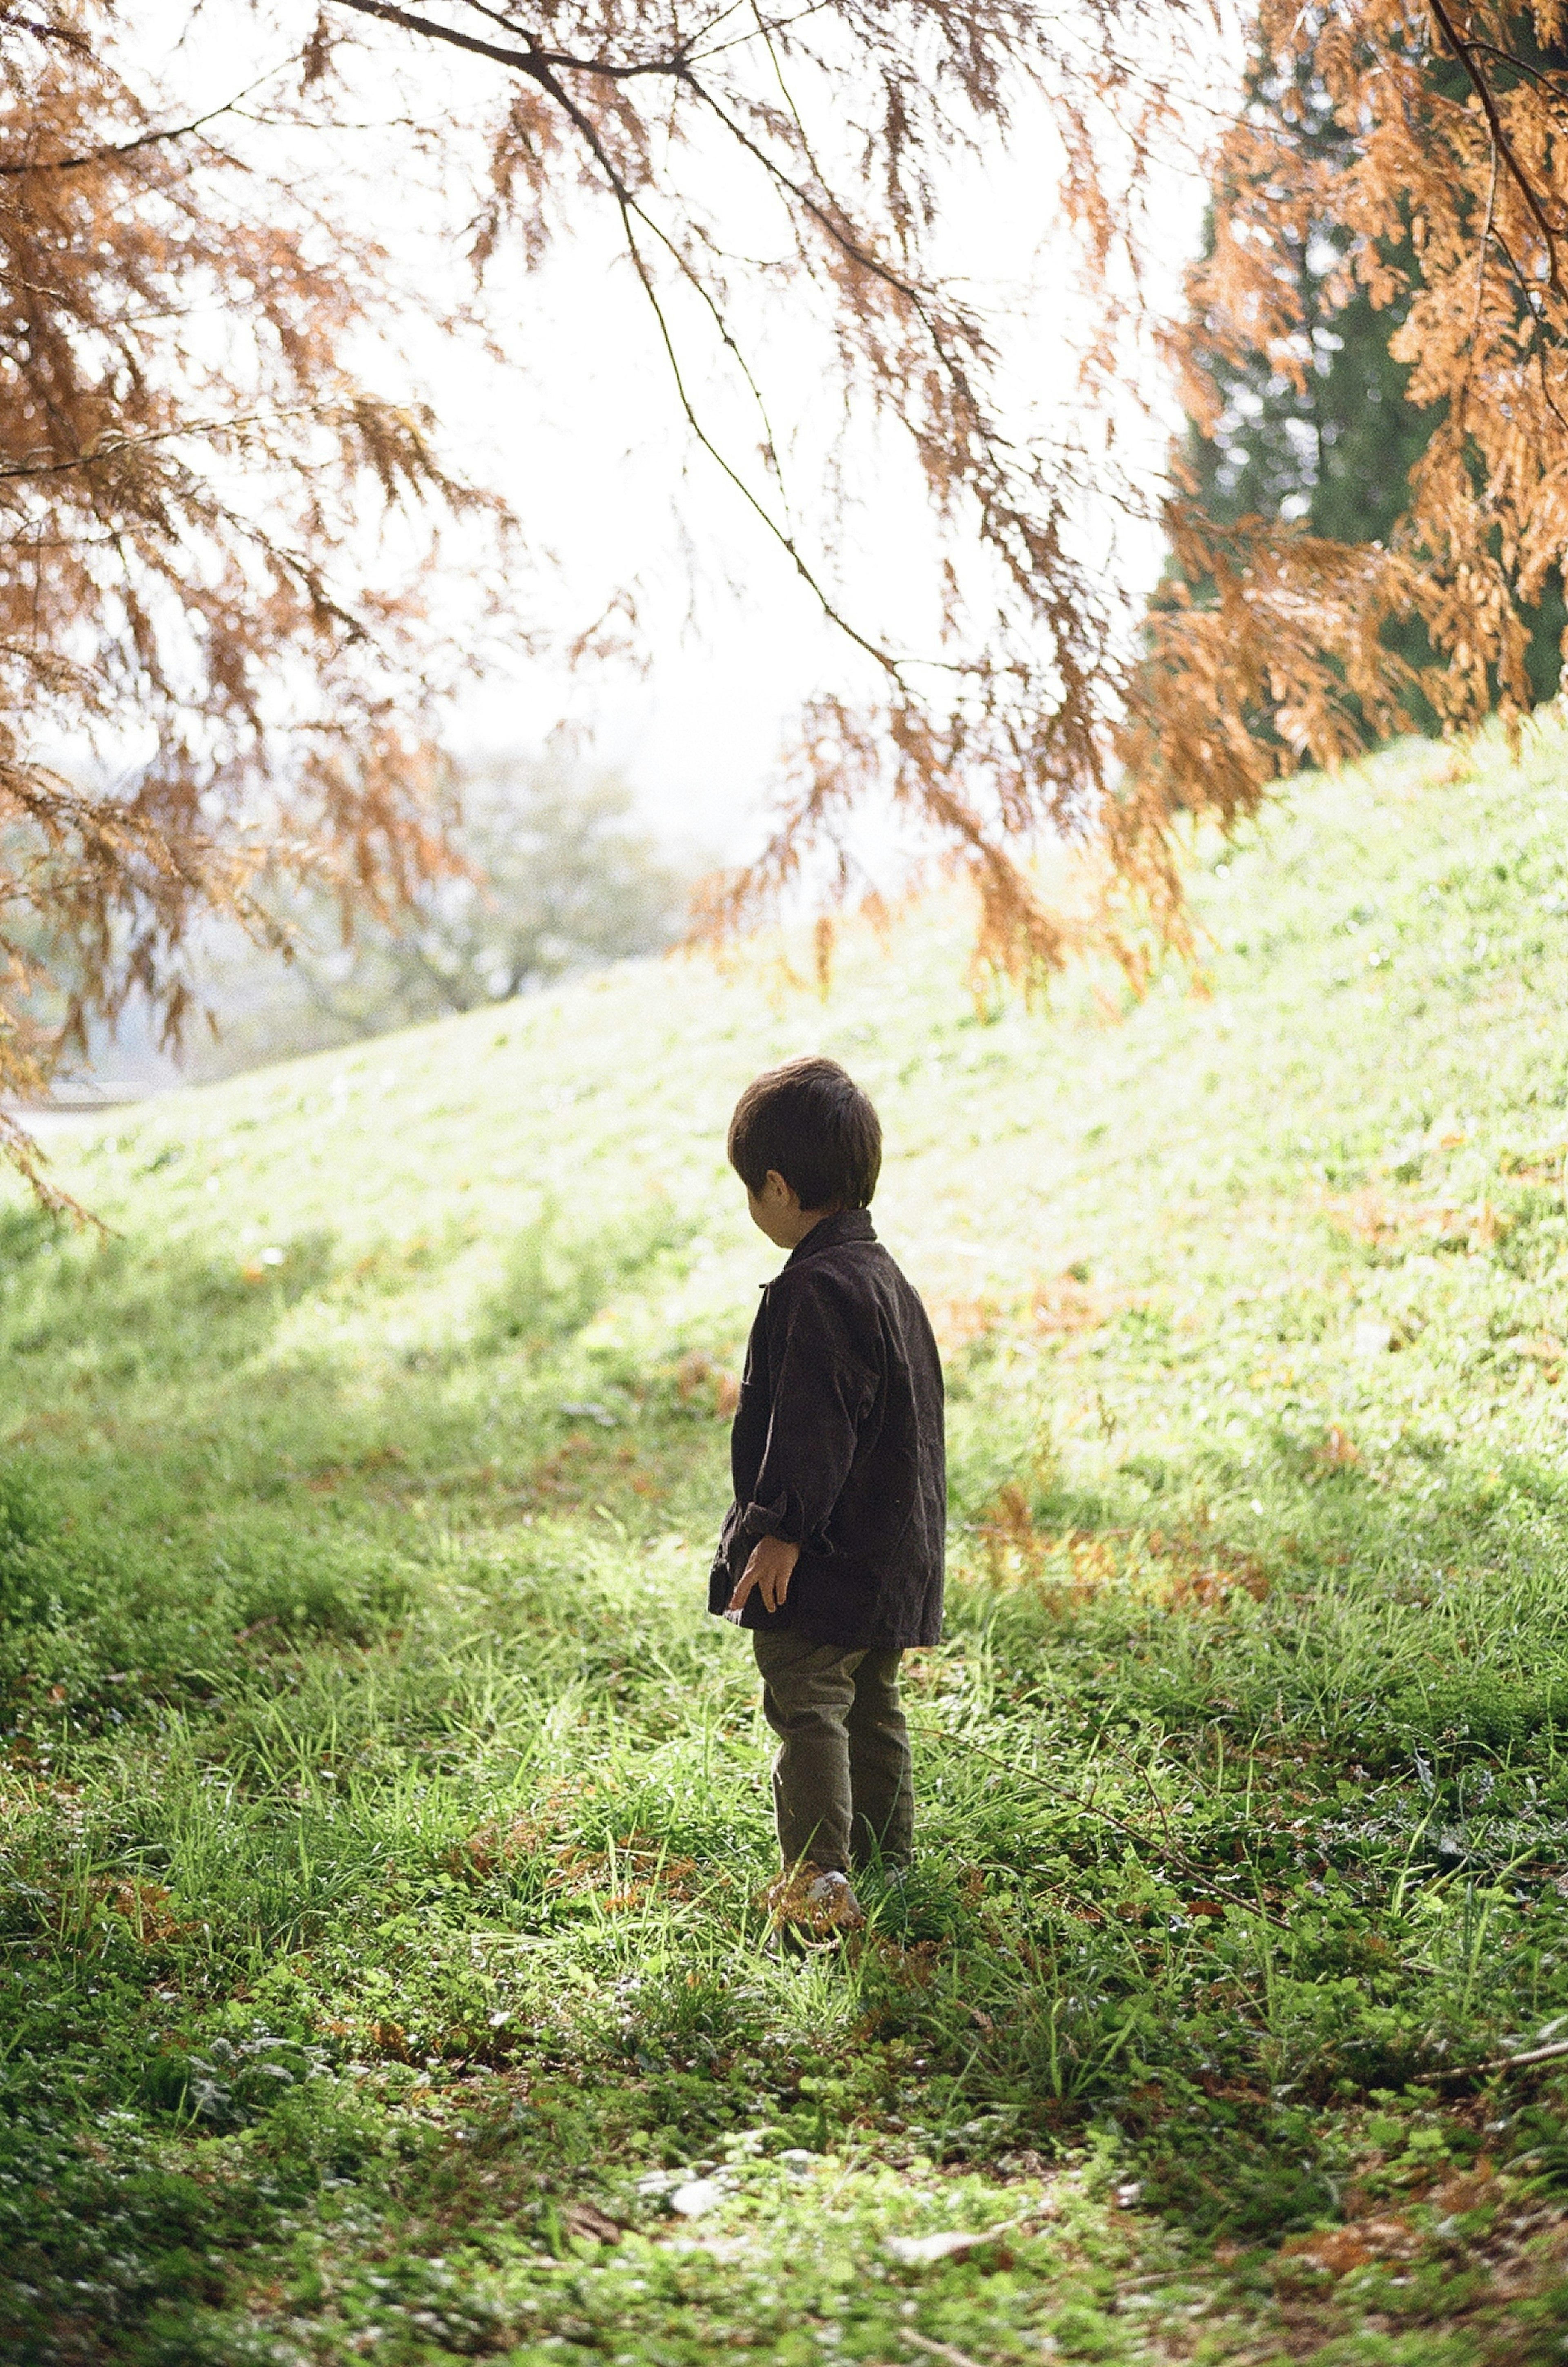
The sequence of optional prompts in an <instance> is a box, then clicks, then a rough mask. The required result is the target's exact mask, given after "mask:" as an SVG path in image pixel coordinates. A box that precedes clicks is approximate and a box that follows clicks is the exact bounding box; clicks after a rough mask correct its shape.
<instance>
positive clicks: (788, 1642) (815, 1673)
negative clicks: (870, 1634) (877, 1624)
mask: <svg viewBox="0 0 1568 2367" xmlns="http://www.w3.org/2000/svg"><path fill="white" fill-rule="evenodd" d="M751 1641H752V1643H753V1645H754V1646H755V1648H756V1653H757V1666H758V1668H759V1669H760V1670H761V1675H762V1715H763V1716H764V1717H765V1718H766V1719H767V1721H768V1724H769V1725H770V1726H771V1727H773V1732H774V1733H775V1734H776V1735H777V1736H778V1738H779V1753H778V1757H777V1758H776V1759H775V1760H774V1761H773V1814H774V1816H775V1818H777V1820H778V1829H779V1848H780V1849H781V1850H782V1851H783V1852H784V1863H785V1865H796V1864H798V1863H800V1862H801V1861H802V1860H803V1859H806V1860H809V1862H810V1863H812V1864H814V1865H819V1866H820V1867H821V1868H822V1870H823V1872H824V1873H836V1874H847V1873H848V1872H849V1870H850V1868H851V1867H852V1866H860V1865H866V1864H869V1863H874V1862H875V1861H876V1860H877V1859H879V1858H880V1859H881V1860H882V1861H883V1863H886V1864H894V1865H902V1864H904V1863H907V1861H908V1855H909V1849H910V1844H911V1842H912V1840H913V1838H914V1825H915V1794H914V1787H913V1784H912V1783H911V1780H910V1771H909V1733H908V1727H906V1725H905V1723H904V1713H903V1710H902V1709H901V1708H900V1707H899V1704H898V1663H899V1661H900V1660H901V1659H902V1658H903V1654H902V1653H901V1652H846V1651H844V1650H842V1649H841V1648H840V1646H839V1645H837V1644H814V1643H813V1642H812V1641H811V1638H810V1637H808V1636H796V1635H795V1634H793V1633H792V1632H791V1631H790V1630H789V1629H788V1628H785V1629H784V1630H783V1631H781V1632H767V1631H764V1630H763V1629H761V1628H757V1629H755V1630H754V1631H753V1633H752V1637H751Z"/></svg>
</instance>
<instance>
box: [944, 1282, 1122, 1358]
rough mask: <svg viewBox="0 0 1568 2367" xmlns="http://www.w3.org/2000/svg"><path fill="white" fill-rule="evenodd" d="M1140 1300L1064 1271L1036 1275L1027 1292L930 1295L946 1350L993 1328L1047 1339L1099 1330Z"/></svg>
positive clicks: (983, 1335) (947, 1352) (987, 1334)
mask: <svg viewBox="0 0 1568 2367" xmlns="http://www.w3.org/2000/svg"><path fill="white" fill-rule="evenodd" d="M1139 1303H1140V1302H1139V1301H1138V1299H1137V1298H1136V1297H1135V1295H1134V1293H1133V1292H1131V1291H1125V1290H1102V1289H1100V1288H1097V1287H1095V1286H1092V1285H1089V1283H1086V1282H1084V1281H1082V1280H1080V1278H1079V1277H1078V1276H1077V1274H1070V1273H1068V1274H1052V1275H1050V1276H1048V1277H1047V1278H1046V1279H1044V1280H1043V1281H1037V1282H1035V1283H1033V1284H1032V1285H1031V1287H1030V1289H1029V1291H1028V1293H1027V1295H1026V1296H1024V1297H1018V1298H1014V1299H1011V1300H1004V1299H999V1298H993V1297H987V1296H985V1295H984V1294H982V1295H981V1296H979V1297H968V1298H965V1297H949V1298H937V1299H933V1300H932V1301H931V1324H932V1328H933V1329H934V1331H935V1332H936V1336H937V1342H938V1344H939V1346H940V1347H941V1348H942V1353H943V1354H944V1355H951V1354H953V1353H954V1352H955V1351H956V1350H958V1349H960V1348H965V1347H967V1346H969V1344H970V1343H971V1342H973V1341H976V1340H986V1339H989V1338H990V1337H991V1335H992V1334H993V1333H994V1332H997V1331H1016V1332H1018V1333H1020V1334H1021V1335H1023V1336H1028V1335H1029V1334H1030V1333H1034V1334H1035V1335H1037V1336H1041V1337H1044V1338H1048V1339H1070V1338H1072V1337H1073V1336H1074V1335H1076V1334H1077V1333H1079V1332H1089V1331H1101V1330H1103V1328H1104V1326H1105V1325H1106V1324H1107V1323H1109V1322H1110V1321H1111V1319H1112V1317H1114V1316H1116V1315H1119V1314H1120V1313H1121V1312H1122V1309H1123V1308H1128V1307H1133V1306H1135V1305H1137V1304H1139Z"/></svg>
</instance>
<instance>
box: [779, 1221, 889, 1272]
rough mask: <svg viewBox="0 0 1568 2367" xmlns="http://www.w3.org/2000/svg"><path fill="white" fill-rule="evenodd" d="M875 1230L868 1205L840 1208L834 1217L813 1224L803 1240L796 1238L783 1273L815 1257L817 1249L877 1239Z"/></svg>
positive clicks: (838, 1247) (781, 1269) (782, 1270)
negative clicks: (866, 1206)
mask: <svg viewBox="0 0 1568 2367" xmlns="http://www.w3.org/2000/svg"><path fill="white" fill-rule="evenodd" d="M875 1239H876V1229H875V1227H874V1225H873V1223H872V1221H871V1210H870V1209H869V1208H840V1210H839V1213H838V1215H837V1216H835V1217H822V1219H821V1220H820V1222H819V1223H818V1224H815V1225H813V1226H812V1228H811V1230H810V1231H809V1232H808V1233H807V1236H806V1238H805V1240H799V1241H796V1243H795V1247H794V1249H792V1250H791V1251H790V1253H789V1255H788V1257H787V1258H785V1260H784V1264H783V1266H782V1267H781V1268H780V1271H781V1273H784V1274H787V1273H788V1271H789V1269H790V1267H791V1266H792V1265H799V1264H801V1263H803V1262H804V1261H805V1260H806V1259H807V1258H808V1257H815V1256H816V1254H817V1252H818V1250H836V1249H840V1248H841V1247H843V1245H844V1244H845V1243H846V1242H849V1241H874V1240H875Z"/></svg>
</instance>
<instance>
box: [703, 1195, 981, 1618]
mask: <svg viewBox="0 0 1568 2367" xmlns="http://www.w3.org/2000/svg"><path fill="white" fill-rule="evenodd" d="M729 1462H730V1472H731V1476H732V1478H733V1481H734V1486H735V1501H734V1503H733V1504H732V1505H731V1506H730V1508H729V1512H728V1515H727V1516H726V1519H725V1523H724V1531H723V1535H721V1536H720V1538H719V1545H718V1557H717V1559H716V1561H715V1563H714V1567H713V1577H712V1580H711V1581H710V1583H709V1588H708V1609H709V1610H710V1611H715V1612H722V1611H723V1610H724V1608H725V1605H726V1604H727V1603H728V1601H729V1597H730V1594H731V1592H732V1591H733V1590H734V1587H735V1583H736V1580H738V1579H739V1576H740V1573H741V1571H742V1570H743V1569H745V1567H746V1561H747V1557H748V1556H749V1555H750V1551H751V1548H752V1546H754V1545H755V1544H756V1542H757V1540H758V1538H759V1537H762V1536H775V1537H783V1538H784V1541H785V1543H786V1544H790V1545H798V1546H799V1547H800V1549H801V1551H800V1559H799V1560H798V1561H797V1562H796V1564H795V1574H794V1576H793V1577H792V1579H791V1580H790V1586H789V1592H788V1594H787V1595H786V1597H785V1598H784V1607H783V1609H782V1610H781V1611H778V1612H775V1613H771V1614H770V1613H769V1612H767V1611H765V1610H764V1609H763V1607H762V1598H761V1594H760V1593H758V1592H756V1591H753V1592H752V1594H751V1595H750V1597H749V1599H748V1601H747V1603H746V1607H745V1610H744V1611H743V1612H742V1614H741V1625H743V1626H746V1627H769V1628H780V1627H793V1628H795V1629H797V1630H798V1631H799V1633H800V1634H802V1635H804V1636H809V1637H811V1638H812V1640H813V1641H814V1642H816V1643H819V1644H840V1645H842V1646H843V1647H844V1648H846V1649H847V1650H853V1649H862V1648H881V1649H884V1650H888V1649H891V1648H894V1647H895V1646H906V1645H913V1644H934V1643H935V1642H936V1641H937V1638H938V1637H939V1636H940V1635H941V1633H942V1551H943V1546H944V1544H945V1540H946V1530H947V1463H946V1455H945V1450H944V1447H943V1443H942V1364H941V1360H940V1358H939V1357H938V1355H937V1346H936V1342H935V1340H934V1339H933V1338H932V1336H931V1325H930V1323H929V1322H928V1320H927V1319H926V1310H925V1308H923V1307H922V1306H921V1305H920V1302H919V1297H918V1296H917V1294H916V1292H915V1291H914V1289H913V1288H912V1287H911V1285H909V1284H908V1282H906V1281H905V1279H904V1276H903V1275H902V1274H900V1273H899V1271H898V1268H897V1266H896V1265H895V1264H894V1263H893V1260H892V1259H891V1258H890V1257H889V1256H888V1254H887V1251H886V1250H885V1249H884V1248H883V1246H882V1244H881V1242H880V1241H879V1240H877V1238H876V1235H875V1233H874V1230H873V1229H872V1222H871V1218H870V1217H869V1216H868V1215H867V1213H866V1211H865V1210H864V1209H863V1208H850V1209H846V1210H844V1211H843V1212H842V1213H841V1214H840V1215H839V1216H836V1217H822V1218H821V1219H820V1221H819V1222H818V1223H817V1224H815V1225H814V1226H813V1227H812V1229H811V1230H810V1232H808V1233H807V1236H806V1239H805V1240H803V1241H800V1242H798V1243H797V1244H796V1246H795V1249H794V1250H792V1251H791V1252H790V1255H789V1258H788V1261H787V1263H785V1265H784V1268H783V1270H782V1271H781V1272H780V1274H778V1275H777V1276H776V1278H775V1279H774V1280H773V1281H772V1282H770V1283H768V1284H766V1285H764V1287H763V1291H762V1303H761V1307H760V1308H758V1309H757V1319H756V1321H755V1322H754V1323H753V1324H752V1326H751V1337H750V1342H748V1344H747V1349H746V1372H745V1376H744V1378H743V1379H742V1381H741V1384H740V1402H739V1405H738V1406H737V1408H736V1411H735V1427H734V1430H733V1431H732V1433H731V1434H730V1442H729Z"/></svg>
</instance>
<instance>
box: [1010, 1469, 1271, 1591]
mask: <svg viewBox="0 0 1568 2367" xmlns="http://www.w3.org/2000/svg"><path fill="white" fill-rule="evenodd" d="M978 1535H979V1539H980V1546H981V1552H982V1555H983V1557H984V1569H985V1575H986V1578H987V1581H988V1583H989V1584H990V1585H991V1586H992V1587H994V1588H995V1589H997V1590H998V1591H1000V1592H1008V1591H1013V1590H1015V1589H1018V1588H1021V1587H1030V1588H1032V1589H1033V1590H1034V1591H1036V1592H1037V1593H1038V1594H1040V1595H1041V1597H1042V1598H1043V1600H1044V1601H1045V1602H1046V1603H1048V1604H1049V1605H1050V1607H1051V1608H1052V1609H1054V1610H1056V1611H1060V1612H1064V1613H1065V1612H1067V1611H1070V1610H1071V1609H1073V1608H1074V1607H1075V1606H1076V1605H1078V1604H1082V1603H1087V1602H1088V1601H1089V1600H1090V1599H1091V1598H1092V1597H1093V1596H1095V1595H1096V1594H1099V1593H1100V1592H1102V1591H1105V1590H1106V1589H1107V1588H1110V1587H1112V1586H1122V1587H1123V1588H1125V1589H1126V1591H1128V1592H1129V1593H1132V1594H1134V1595H1142V1596H1144V1597H1145V1598H1147V1599H1148V1600H1150V1601H1152V1602H1154V1603H1158V1604H1160V1605H1161V1606H1162V1607H1163V1608H1165V1609H1167V1610H1172V1611H1213V1610H1217V1609H1219V1608H1221V1607H1223V1606H1224V1603H1226V1602H1228V1601H1229V1599H1230V1598H1231V1596H1232V1595H1234V1594H1235V1593H1238V1592H1239V1593H1243V1594H1247V1595H1249V1596H1250V1597H1251V1599H1252V1601H1253V1602H1255V1603H1262V1602H1263V1601H1265V1600H1266V1598H1267V1596H1268V1593H1269V1577H1268V1573H1267V1571H1266V1570H1265V1569H1264V1566H1263V1564H1262V1562H1261V1561H1260V1560H1259V1558H1258V1556H1257V1555H1256V1554H1250V1553H1246V1552H1242V1551H1240V1550H1239V1549H1237V1548H1235V1547H1231V1546H1224V1545H1223V1544H1222V1543H1221V1542H1220V1541H1219V1540H1218V1539H1216V1538H1214V1537H1213V1536H1211V1535H1207V1534H1206V1533H1205V1534H1199V1535H1181V1534H1168V1533H1166V1532H1164V1531H1162V1530H1159V1529H1152V1530H1150V1531H1148V1532H1147V1533H1146V1534H1144V1535H1140V1534H1139V1533H1138V1532H1137V1531H1134V1530H1131V1529H1110V1530H1100V1531H1098V1532H1091V1531H1087V1530H1077V1529H1066V1530H1063V1531H1059V1532H1056V1531H1051V1530H1045V1529H1042V1528H1041V1527H1039V1526H1038V1524H1037V1523H1036V1521H1035V1518H1034V1515H1033V1512H1032V1509H1031V1506H1030V1503H1029V1500H1028V1497H1027V1496H1026V1495H1025V1493H1024V1491H1023V1489H1021V1487H1019V1486H1018V1485H1017V1483H1016V1482H1010V1483H1009V1484H1008V1485H1007V1486H1006V1487H1004V1488H1002V1489H998V1492H997V1494H996V1495H995V1497H993V1499H992V1500H991V1502H990V1504H989V1505H988V1506H987V1510H986V1512H985V1515H984V1517H983V1519H982V1520H981V1522H980V1523H979V1526H978Z"/></svg>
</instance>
